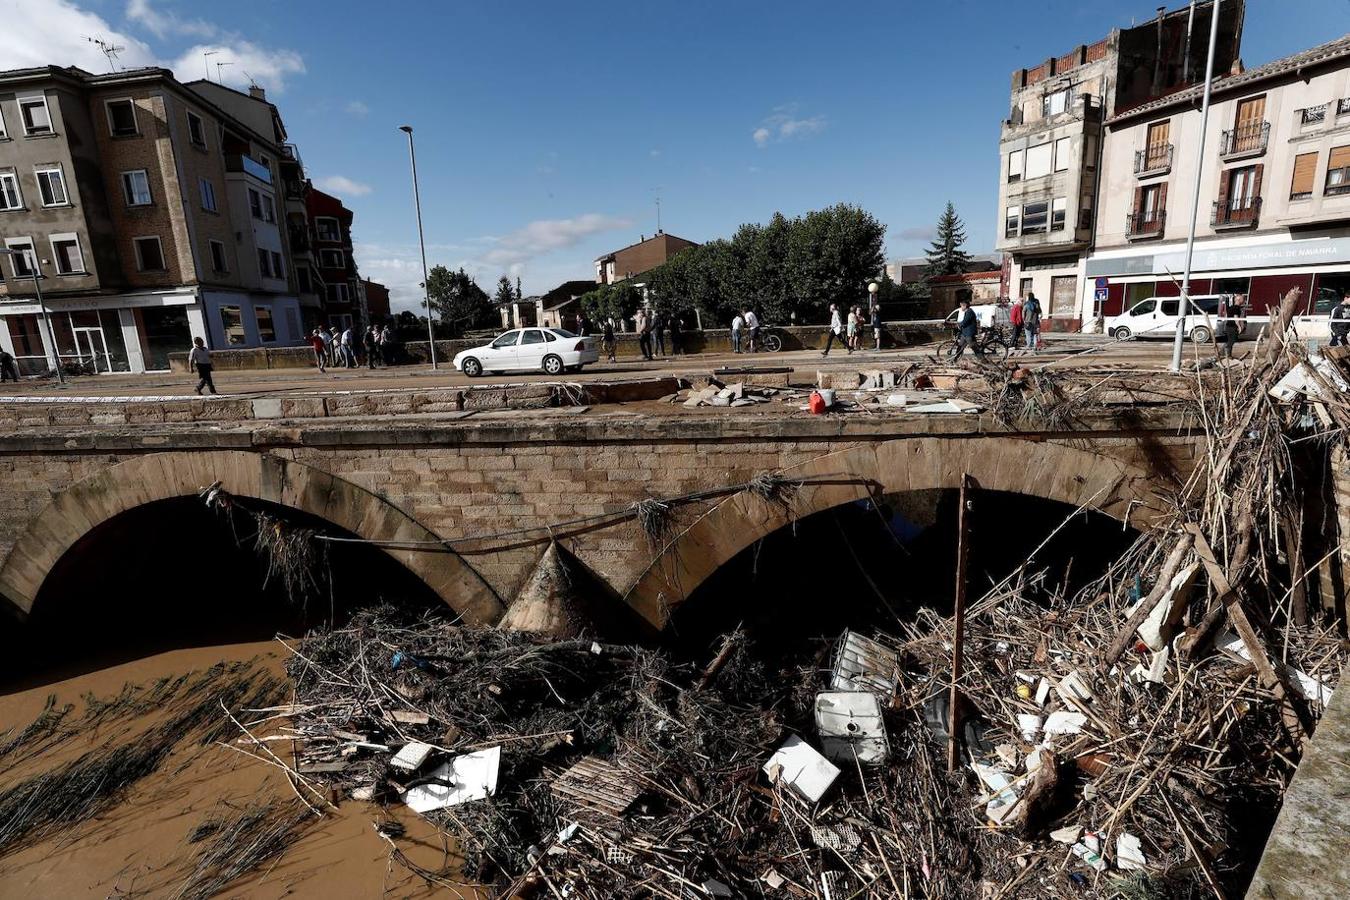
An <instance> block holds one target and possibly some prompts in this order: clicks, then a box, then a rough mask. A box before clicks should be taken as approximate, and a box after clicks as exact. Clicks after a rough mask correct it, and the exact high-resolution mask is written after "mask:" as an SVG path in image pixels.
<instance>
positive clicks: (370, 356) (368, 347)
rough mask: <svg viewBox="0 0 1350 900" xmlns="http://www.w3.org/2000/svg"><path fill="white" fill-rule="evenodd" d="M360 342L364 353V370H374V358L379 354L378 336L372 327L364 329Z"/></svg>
mask: <svg viewBox="0 0 1350 900" xmlns="http://www.w3.org/2000/svg"><path fill="white" fill-rule="evenodd" d="M361 340H362V344H363V349H364V350H365V351H366V368H368V369H371V370H374V368H375V356H376V354H378V353H379V352H380V336H379V335H378V334H376V332H375V326H374V325H372V326H370V327H369V328H367V329H366V331H365V334H363V335H362V337H361Z"/></svg>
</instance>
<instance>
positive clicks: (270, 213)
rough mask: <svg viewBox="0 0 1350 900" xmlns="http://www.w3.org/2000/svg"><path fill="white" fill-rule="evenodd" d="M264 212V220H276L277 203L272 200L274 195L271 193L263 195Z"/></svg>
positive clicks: (273, 221)
mask: <svg viewBox="0 0 1350 900" xmlns="http://www.w3.org/2000/svg"><path fill="white" fill-rule="evenodd" d="M262 212H263V214H262V219H263V221H264V222H272V223H275V222H276V220H277V207H276V204H275V203H274V202H273V201H272V196H271V195H270V194H263V195H262Z"/></svg>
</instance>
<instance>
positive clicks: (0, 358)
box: [0, 347, 19, 384]
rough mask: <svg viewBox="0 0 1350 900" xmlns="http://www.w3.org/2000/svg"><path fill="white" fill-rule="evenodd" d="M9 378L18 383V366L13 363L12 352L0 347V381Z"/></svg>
mask: <svg viewBox="0 0 1350 900" xmlns="http://www.w3.org/2000/svg"><path fill="white" fill-rule="evenodd" d="M11 379H12V380H13V381H14V383H15V384H18V383H19V367H18V366H16V365H15V364H14V354H13V353H10V352H9V351H8V350H6V349H5V348H3V347H0V383H3V382H6V381H9V380H11Z"/></svg>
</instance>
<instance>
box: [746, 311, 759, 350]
mask: <svg viewBox="0 0 1350 900" xmlns="http://www.w3.org/2000/svg"><path fill="white" fill-rule="evenodd" d="M745 330H746V331H747V332H749V335H750V352H751V353H757V352H759V316H757V315H755V311H754V310H753V309H747V310H746V311H745Z"/></svg>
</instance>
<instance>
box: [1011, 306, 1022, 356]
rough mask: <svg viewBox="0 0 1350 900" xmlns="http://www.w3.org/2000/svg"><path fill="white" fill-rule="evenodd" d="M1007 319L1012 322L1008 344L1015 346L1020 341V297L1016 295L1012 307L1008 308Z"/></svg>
mask: <svg viewBox="0 0 1350 900" xmlns="http://www.w3.org/2000/svg"><path fill="white" fill-rule="evenodd" d="M1008 321H1010V322H1011V323H1012V330H1013V331H1012V343H1011V344H1010V345H1009V346H1012V347H1016V346H1017V345H1018V344H1020V343H1022V298H1021V297H1018V298H1017V299H1016V300H1014V301H1013V305H1012V309H1009V310H1008Z"/></svg>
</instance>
